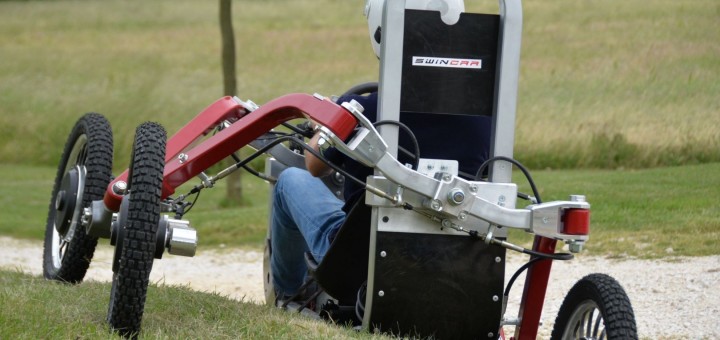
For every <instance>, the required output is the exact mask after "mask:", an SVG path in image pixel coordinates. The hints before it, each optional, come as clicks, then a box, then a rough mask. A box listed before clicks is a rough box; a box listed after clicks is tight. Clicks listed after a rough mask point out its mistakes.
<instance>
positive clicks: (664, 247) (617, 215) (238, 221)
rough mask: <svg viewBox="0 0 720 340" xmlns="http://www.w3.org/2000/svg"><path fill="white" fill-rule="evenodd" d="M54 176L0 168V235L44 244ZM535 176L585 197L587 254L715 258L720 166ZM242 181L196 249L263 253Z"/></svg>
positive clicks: (214, 197) (204, 218)
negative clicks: (238, 201)
mask: <svg viewBox="0 0 720 340" xmlns="http://www.w3.org/2000/svg"><path fill="white" fill-rule="evenodd" d="M54 171H55V170H54V169H52V168H47V167H33V166H17V165H11V166H7V165H0V178H3V181H4V182H3V185H2V186H0V205H2V206H3V207H4V208H3V210H2V211H1V212H2V215H0V235H5V236H13V237H19V238H29V239H36V240H38V242H41V241H40V240H41V239H42V237H43V233H44V225H45V219H46V216H47V215H46V214H47V208H48V202H49V200H50V190H51V189H52V177H53V176H54ZM521 176H522V174H521V173H516V174H515V182H516V183H518V184H520V185H521V191H524V192H529V190H528V189H527V185H525V184H524V183H525V180H524V179H523V178H522V177H521ZM533 177H534V179H535V182H536V183H537V185H538V190H539V191H540V195H541V197H542V199H543V200H545V201H551V200H565V199H567V195H569V194H585V195H586V196H587V199H588V201H589V202H590V204H591V205H592V218H591V219H592V228H591V229H592V231H591V239H590V241H589V242H588V244H587V247H586V253H587V254H594V255H607V256H614V257H624V256H639V257H652V258H654V257H663V256H667V255H688V256H698V255H713V254H715V255H716V254H720V209H718V208H717V206H716V203H715V201H716V199H717V197H720V163H712V164H702V165H693V166H681V167H671V168H656V169H646V170H542V171H534V172H533ZM244 181H245V182H244V185H245V194H246V195H247V196H248V197H252V199H251V200H249V201H248V204H246V205H244V206H239V207H236V206H233V207H223V198H224V192H225V191H224V189H223V186H222V185H224V182H220V186H219V187H218V188H215V189H208V190H204V191H203V193H202V195H201V196H200V199H199V201H198V204H197V206H196V207H195V208H193V211H192V212H190V213H189V214H188V215H187V218H188V219H189V220H190V221H191V222H192V224H193V226H194V227H195V228H197V229H198V232H199V236H200V247H217V246H219V245H221V244H222V245H225V246H231V247H251V248H260V247H262V240H263V238H264V237H265V232H266V228H267V209H268V199H267V194H268V191H267V184H266V183H264V182H263V181H261V180H258V179H256V178H254V177H252V176H249V175H247V176H245V177H244ZM179 192H183V191H179ZM521 204H522V203H519V204H518V205H521ZM511 241H513V242H517V243H521V244H525V245H528V246H529V244H530V237H529V235H528V234H525V233H523V232H517V233H513V234H511ZM104 242H106V241H104ZM670 249H672V250H670Z"/></svg>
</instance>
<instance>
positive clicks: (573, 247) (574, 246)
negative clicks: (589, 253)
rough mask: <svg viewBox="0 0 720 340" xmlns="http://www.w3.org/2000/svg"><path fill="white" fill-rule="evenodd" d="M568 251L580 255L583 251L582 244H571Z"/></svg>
mask: <svg viewBox="0 0 720 340" xmlns="http://www.w3.org/2000/svg"><path fill="white" fill-rule="evenodd" d="M568 249H569V250H570V252H571V253H579V252H581V251H582V249H583V244H582V242H571V243H569V244H568Z"/></svg>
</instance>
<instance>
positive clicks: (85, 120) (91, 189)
mask: <svg viewBox="0 0 720 340" xmlns="http://www.w3.org/2000/svg"><path fill="white" fill-rule="evenodd" d="M83 134H84V135H86V136H87V139H88V140H87V158H86V160H85V167H86V169H87V176H86V178H85V180H86V182H85V188H84V193H83V202H82V204H83V206H84V207H86V206H88V205H90V203H91V202H92V201H94V200H99V199H102V198H103V196H104V195H105V190H106V189H107V185H108V183H110V178H111V177H112V161H113V160H112V157H113V135H112V130H111V128H110V123H109V122H108V121H107V119H105V117H104V116H102V115H101V114H99V113H94V112H91V113H87V114H85V115H84V116H82V117H81V118H80V119H79V120H78V121H77V123H76V124H75V126H74V127H73V129H72V132H71V133H70V136H69V137H68V140H67V142H66V143H65V147H64V150H63V155H62V158H61V160H60V165H59V167H58V171H57V175H56V177H55V184H54V187H53V193H52V197H51V199H50V205H49V208H48V211H49V213H48V219H47V222H46V226H45V228H46V230H45V243H44V251H43V276H44V277H45V278H46V279H49V280H57V281H62V282H68V283H79V282H82V280H83V278H84V277H85V274H86V273H87V269H88V267H89V266H90V261H91V260H92V257H93V255H94V253H95V247H96V246H97V242H98V240H97V238H96V237H91V236H88V235H87V234H86V233H85V229H84V228H76V230H75V234H74V236H73V239H72V241H71V242H70V244H69V245H68V248H67V249H66V251H65V254H64V256H63V261H62V264H61V265H60V268H59V269H57V270H55V268H54V265H53V263H52V232H53V225H54V220H55V196H56V195H57V192H58V190H59V186H60V183H61V182H62V179H63V176H65V171H64V170H65V166H66V164H67V163H68V161H69V160H68V157H69V156H70V155H69V153H70V152H71V150H72V148H73V146H74V145H75V142H76V140H77V138H79V137H80V136H81V135H83Z"/></svg>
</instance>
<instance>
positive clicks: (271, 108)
mask: <svg viewBox="0 0 720 340" xmlns="http://www.w3.org/2000/svg"><path fill="white" fill-rule="evenodd" d="M303 117H307V118H310V119H312V120H314V121H315V122H317V123H318V124H320V125H322V126H325V127H327V128H328V129H330V131H332V133H334V134H335V135H336V136H338V137H339V138H341V139H346V138H347V137H348V136H349V135H350V133H351V132H352V130H353V129H354V128H355V126H356V125H357V120H356V119H355V117H353V115H352V114H351V113H350V112H348V111H347V110H346V109H344V108H342V107H341V106H339V105H337V104H335V103H333V102H331V101H329V100H327V99H320V98H317V97H314V96H311V95H307V94H289V95H286V96H283V97H280V98H277V99H274V100H272V101H270V102H268V103H267V104H265V105H263V106H262V107H260V108H258V109H257V110H255V111H253V112H251V113H248V114H246V111H245V110H244V108H243V107H242V106H241V105H240V104H239V103H237V102H236V101H235V100H233V99H232V98H231V97H223V98H221V99H219V100H218V101H216V102H215V103H213V104H212V105H210V106H209V107H208V108H206V109H205V110H203V111H202V112H200V113H199V114H198V115H197V116H196V117H195V118H194V119H193V120H192V121H190V123H188V124H187V125H185V126H184V127H183V128H182V129H180V131H178V132H177V133H176V134H175V135H173V136H172V137H171V138H170V139H168V142H167V151H166V156H165V163H166V164H165V171H164V174H163V189H162V198H166V197H168V196H170V195H172V194H173V193H174V192H175V189H176V188H177V187H179V186H180V185H182V184H184V183H185V182H187V181H188V180H190V179H191V178H193V177H195V176H197V175H198V174H200V173H201V172H203V171H205V170H206V169H207V168H209V167H210V166H212V165H214V164H217V163H218V162H220V161H221V160H223V159H225V158H227V157H228V156H230V155H231V154H232V153H233V152H235V151H237V150H239V149H240V148H242V147H243V146H245V145H247V144H248V143H250V142H252V141H253V140H255V139H256V138H258V137H260V136H261V135H262V134H264V133H266V132H268V131H270V130H271V129H272V128H274V127H276V126H278V125H279V124H280V123H282V122H285V121H288V120H290V119H295V118H303ZM226 119H230V120H235V119H239V120H238V121H237V122H235V123H233V124H232V125H230V126H229V127H228V128H226V129H224V130H222V131H220V132H218V133H217V134H215V135H213V136H211V137H209V138H208V139H207V140H205V141H203V142H202V143H200V144H198V145H196V146H194V147H193V148H191V149H189V150H186V149H187V148H188V146H189V145H190V144H192V143H193V142H194V141H196V140H197V139H198V138H200V137H202V136H204V135H206V134H207V133H208V132H210V131H212V129H213V128H214V127H215V126H217V125H218V124H219V123H220V122H222V121H223V120H226ZM180 153H185V155H186V156H187V159H185V160H182V161H181V160H179V159H178V158H177V156H178V155H179V154H180ZM127 177H128V170H125V171H124V172H123V173H122V174H121V175H120V176H118V177H117V178H116V179H115V180H114V181H112V182H111V183H110V184H109V185H108V187H107V190H106V191H105V197H104V199H103V201H104V203H105V206H106V207H107V208H108V209H110V210H111V211H118V210H119V209H120V202H121V201H122V195H117V194H115V193H114V192H113V190H112V187H113V185H114V184H115V183H116V182H118V181H126V182H127Z"/></svg>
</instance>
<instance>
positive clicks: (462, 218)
mask: <svg viewBox="0 0 720 340" xmlns="http://www.w3.org/2000/svg"><path fill="white" fill-rule="evenodd" d="M458 218H459V219H460V220H461V221H464V220H465V219H467V212H465V211H461V212H460V215H458Z"/></svg>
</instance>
